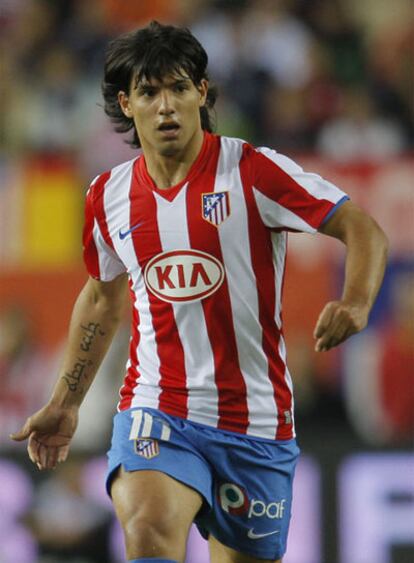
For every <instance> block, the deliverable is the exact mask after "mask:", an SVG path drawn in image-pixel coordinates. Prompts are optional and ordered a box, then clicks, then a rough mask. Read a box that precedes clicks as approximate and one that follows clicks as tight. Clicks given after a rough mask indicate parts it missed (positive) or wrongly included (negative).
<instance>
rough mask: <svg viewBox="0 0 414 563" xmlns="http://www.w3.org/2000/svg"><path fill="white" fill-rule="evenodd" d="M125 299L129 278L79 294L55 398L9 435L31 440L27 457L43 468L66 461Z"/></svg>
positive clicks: (88, 287) (91, 285) (90, 284)
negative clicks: (85, 400) (80, 413)
mask: <svg viewBox="0 0 414 563" xmlns="http://www.w3.org/2000/svg"><path fill="white" fill-rule="evenodd" d="M125 297H126V276H125V275H122V276H119V277H118V278H116V279H115V280H113V281H112V282H99V281H97V280H94V279H92V278H89V280H88V282H87V283H86V285H85V286H84V288H83V289H82V291H81V292H80V294H79V296H78V298H77V300H76V303H75V306H74V308H73V313H72V319H71V323H70V328H69V337H68V342H67V345H66V348H65V353H64V357H63V362H62V366H61V368H60V370H59V374H58V379H57V381H56V385H55V387H54V389H53V392H52V396H51V398H50V400H49V402H48V403H47V404H46V405H45V406H44V407H43V408H42V409H41V410H40V411H38V412H37V413H35V414H34V415H33V416H31V417H29V418H28V419H27V420H26V422H25V424H24V426H23V428H22V429H21V430H20V431H19V432H16V433H15V434H13V435H12V436H11V438H12V439H14V440H17V441H22V440H25V439H27V438H29V442H28V452H29V456H30V459H31V460H32V461H33V462H34V463H36V464H37V466H38V467H39V469H50V468H53V467H55V466H56V463H57V462H59V461H63V460H64V459H66V457H67V454H68V452H69V444H70V441H71V439H72V437H73V435H74V433H75V430H76V426H77V422H78V410H79V407H80V405H81V403H82V401H83V399H84V397H85V395H86V393H87V391H88V389H89V387H90V386H91V384H92V382H93V380H94V378H95V375H96V373H97V371H98V368H99V366H100V364H101V362H102V360H103V358H104V356H105V354H106V352H107V350H108V348H109V345H110V343H111V341H112V339H113V336H114V334H115V331H116V329H117V328H118V325H119V322H120V320H121V318H122V315H123V311H124V305H125Z"/></svg>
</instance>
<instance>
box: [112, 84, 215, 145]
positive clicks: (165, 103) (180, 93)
mask: <svg viewBox="0 0 414 563" xmlns="http://www.w3.org/2000/svg"><path fill="white" fill-rule="evenodd" d="M207 90H208V82H207V80H202V81H201V83H200V85H198V86H197V87H196V86H195V85H194V83H193V81H192V80H191V79H190V78H189V77H188V75H186V74H185V73H183V75H181V74H179V75H169V76H166V77H165V78H164V79H163V80H161V81H160V80H157V79H155V78H152V79H150V80H148V81H147V80H145V79H142V80H141V81H140V82H138V84H135V79H134V80H133V84H132V86H131V89H130V93H129V94H128V95H127V94H126V93H125V92H120V93H119V96H118V98H119V103H120V105H121V108H122V110H123V112H124V114H125V115H126V116H127V117H132V118H133V120H134V123H135V127H136V129H137V132H138V136H139V139H140V141H141V146H142V148H143V150H144V152H148V151H151V152H156V153H158V154H159V155H161V156H174V155H175V154H179V153H182V152H183V151H184V152H185V150H186V149H187V148H188V147H189V146H190V145H191V143H192V142H196V141H197V140H199V136H200V135H202V129H201V122H200V107H201V106H203V105H204V104H205V101H206V97H207Z"/></svg>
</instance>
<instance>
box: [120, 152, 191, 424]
mask: <svg viewBox="0 0 414 563" xmlns="http://www.w3.org/2000/svg"><path fill="white" fill-rule="evenodd" d="M141 158H142V157H141ZM139 160H140V159H138V160H137V161H136V163H135V165H134V172H133V178H132V185H131V192H130V225H131V226H133V225H138V224H140V228H139V229H136V230H134V231H133V232H132V233H131V236H132V240H133V244H134V249H135V254H136V257H137V260H138V263H139V266H140V268H141V271H144V269H145V266H146V264H147V262H148V261H149V259H150V258H152V257H153V256H155V255H156V254H159V253H161V252H162V251H163V249H162V245H161V239H160V234H159V230H158V223H157V203H156V200H155V197H154V194H153V192H152V190H151V189H149V188H148V186H144V185H142V183H141V182H140V179H139V177H137V167H138V163H139ZM147 294H148V299H149V308H150V313H151V317H152V323H153V327H154V331H155V340H156V342H157V352H158V357H159V360H160V375H161V378H160V382H159V386H160V388H161V393H160V396H159V409H160V410H161V411H163V412H166V413H168V414H172V415H175V416H179V417H181V418H186V417H187V413H188V408H187V399H188V390H187V385H186V372H185V363H184V350H183V346H182V344H181V340H180V337H179V333H178V329H177V324H176V322H175V317H174V309H173V305H172V304H171V303H167V302H165V301H162V300H161V299H159V298H158V297H156V296H155V295H153V294H152V293H151V292H150V291H148V292H147ZM138 360H139V358H138Z"/></svg>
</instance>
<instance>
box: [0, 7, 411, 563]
mask: <svg viewBox="0 0 414 563" xmlns="http://www.w3.org/2000/svg"><path fill="white" fill-rule="evenodd" d="M151 19H159V20H160V21H161V22H163V23H167V22H171V23H175V24H180V25H186V26H188V27H190V28H191V30H192V31H193V33H194V34H195V35H196V37H197V38H198V39H199V40H200V41H201V42H202V44H203V45H204V47H205V48H206V50H207V52H208V53H209V59H210V77H211V79H212V80H213V81H214V82H215V83H216V84H217V86H218V87H219V91H220V97H219V100H218V103H217V132H218V133H221V134H226V135H234V136H238V137H241V138H245V139H247V140H249V141H251V142H252V143H253V144H256V145H266V146H270V147H273V148H275V149H277V150H278V151H279V152H282V153H285V154H287V155H288V156H291V157H293V158H294V159H295V160H296V161H297V162H299V163H300V164H301V165H302V166H303V167H304V168H305V169H307V170H310V171H314V172H317V173H319V174H321V175H322V176H324V177H325V178H327V179H329V180H330V181H332V182H334V183H336V184H337V185H338V186H339V187H341V188H342V189H344V190H345V191H347V192H348V193H349V194H350V196H351V198H352V199H353V200H354V201H355V202H356V203H358V204H359V205H361V206H362V207H363V208H365V209H366V210H367V211H368V212H370V213H371V214H372V215H373V216H374V217H375V218H376V219H377V220H378V221H379V223H380V224H381V225H382V226H383V228H384V229H385V231H386V233H387V234H388V236H389V239H390V242H391V255H390V263H389V267H388V270H387V274H386V278H385V282H384V286H383V288H382V290H381V293H380V296H379V298H378V301H377V304H376V306H375V309H374V310H373V312H372V316H371V322H370V326H369V328H367V329H366V330H365V331H364V332H363V333H362V334H360V335H358V336H356V337H353V338H352V339H351V340H350V341H349V343H347V344H346V345H343V346H342V347H341V348H340V349H339V350H335V351H331V352H329V353H328V354H316V353H315V352H314V351H313V341H312V330H313V327H314V324H315V322H316V319H317V317H318V314H319V312H320V310H321V308H322V306H323V305H324V303H325V302H326V301H328V300H330V299H332V298H337V297H338V296H339V294H340V291H341V280H342V276H343V259H344V252H343V249H342V248H341V245H340V244H339V243H336V242H335V241H331V240H325V239H326V237H321V236H316V237H312V236H308V235H303V234H295V235H292V236H291V237H290V254H289V258H288V269H287V277H286V283H285V306H284V318H285V326H286V332H287V344H288V361H289V364H290V369H291V372H292V374H293V378H294V383H295V388H296V418H297V431H298V436H299V444H300V446H301V448H302V452H303V456H302V459H301V462H300V464H299V467H298V471H297V479H296V483H295V502H294V510H293V520H292V528H291V534H290V538H289V546H288V555H287V556H286V558H285V559H284V561H285V562H286V563H336V562H338V563H409V562H411V563H412V561H414V455H413V435H414V254H413V250H414V193H413V185H414V147H413V144H414V110H413V58H414V57H413V54H414V5H413V2H412V0H393V2H392V3H391V2H389V1H387V0H364V1H363V2H361V1H359V0H312V1H311V0H296V1H295V0H290V1H289V0H211V1H206V0H129V1H127V0H123V1H121V0H88V1H87V2H86V1H85V0H0V47H1V54H0V57H1V58H0V62H1V64H0V68H1V80H0V105H1V110H2V111H1V138H0V263H1V272H0V515H1V516H0V563H61V562H67V563H94V562H96V563H98V562H99V563H106V562H108V563H120V562H122V561H124V560H125V559H124V554H123V547H122V538H121V534H120V531H119V528H118V526H117V524H116V522H115V519H114V516H113V512H112V509H111V505H110V503H109V501H108V499H107V498H106V496H105V492H104V473H105V451H106V449H107V447H108V444H109V439H110V432H111V422H112V415H113V413H114V412H115V408H116V402H117V396H118V395H117V391H118V388H119V386H120V385H121V381H122V378H123V373H124V364H125V360H126V354H127V346H128V338H129V327H128V324H129V317H128V315H126V317H125V322H124V325H123V326H122V328H121V330H120V332H119V334H118V335H117V337H116V339H115V342H114V344H113V346H112V348H111V350H110V353H109V355H108V357H107V359H106V361H105V363H104V365H103V367H102V369H101V373H100V374H99V375H98V377H97V380H96V382H95V383H94V385H93V388H92V390H91V392H90V394H89V396H88V398H87V399H86V402H85V404H84V407H83V409H82V411H81V422H80V427H79V430H78V433H77V435H76V438H75V441H74V444H73V448H72V454H71V457H70V459H69V461H68V462H67V463H66V464H63V465H62V466H61V467H60V468H59V469H58V470H56V471H55V472H53V473H39V472H38V471H37V470H36V469H35V468H34V467H32V466H31V464H30V463H29V461H28V459H27V457H26V455H25V448H24V446H23V445H18V444H15V443H12V442H11V441H10V440H9V439H8V434H9V433H10V432H11V431H15V430H17V429H18V428H19V427H20V425H21V424H22V423H23V421H24V420H25V418H26V417H27V416H28V415H30V414H31V413H32V412H33V411H34V410H37V409H38V408H39V407H40V406H41V405H42V404H43V402H44V401H45V400H46V399H47V398H48V396H49V394H50V390H51V387H52V385H53V382H54V379H55V377H56V370H57V368H58V365H59V361H60V357H61V352H62V346H63V343H64V339H65V333H66V328H67V324H68V320H69V315H70V311H71V309H72V306H73V303H74V300H75V298H76V295H77V293H78V291H79V290H80V288H81V287H82V285H83V283H84V282H85V280H86V272H85V269H84V267H83V264H82V259H81V230H82V224H83V199H84V194H85V191H86V188H87V187H88V185H89V183H90V182H91V180H92V179H93V178H94V177H95V176H96V175H97V174H98V173H101V172H103V171H105V170H107V169H109V168H110V167H112V166H114V165H116V164H118V163H120V162H122V161H124V160H127V159H130V158H133V156H134V152H133V151H132V149H130V148H129V146H128V145H127V144H126V143H125V142H124V141H125V139H123V138H122V137H120V136H119V135H118V134H115V133H113V132H112V128H111V124H110V123H109V121H108V120H107V118H106V117H105V115H104V113H103V109H102V100H101V96H100V81H101V78H102V63H103V54H104V49H105V45H106V43H107V41H108V40H109V39H110V38H111V37H113V36H115V35H117V34H118V33H120V32H123V31H126V30H130V29H133V28H135V27H137V26H143V25H145V24H146V23H148V22H149V21H150V20H151ZM207 561H208V557H207V551H206V547H205V544H204V542H203V541H202V540H201V539H200V537H199V536H198V534H197V532H196V531H195V530H193V531H192V533H191V537H190V540H189V547H188V563H207Z"/></svg>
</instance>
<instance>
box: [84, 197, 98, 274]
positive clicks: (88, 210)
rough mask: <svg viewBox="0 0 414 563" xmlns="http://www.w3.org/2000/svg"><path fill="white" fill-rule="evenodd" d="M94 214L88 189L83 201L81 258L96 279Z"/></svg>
mask: <svg viewBox="0 0 414 563" xmlns="http://www.w3.org/2000/svg"><path fill="white" fill-rule="evenodd" d="M94 223H95V216H94V213H93V207H92V195H91V192H90V191H89V192H88V194H87V195H86V203H85V225H84V227H83V259H84V262H85V264H86V268H87V270H88V272H89V274H90V275H91V276H92V277H93V278H96V279H99V278H100V271H99V257H98V250H97V248H96V245H95V240H94V238H93V227H94Z"/></svg>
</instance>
